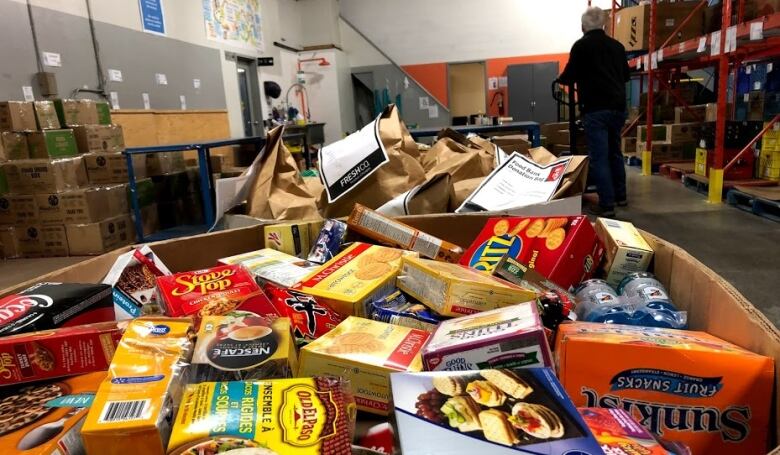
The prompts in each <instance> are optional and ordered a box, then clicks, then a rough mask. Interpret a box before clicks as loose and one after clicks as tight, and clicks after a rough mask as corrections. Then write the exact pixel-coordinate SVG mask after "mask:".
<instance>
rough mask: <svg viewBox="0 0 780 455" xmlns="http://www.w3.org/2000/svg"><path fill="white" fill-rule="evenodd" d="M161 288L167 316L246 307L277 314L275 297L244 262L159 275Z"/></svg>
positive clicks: (261, 313) (197, 317)
mask: <svg viewBox="0 0 780 455" xmlns="http://www.w3.org/2000/svg"><path fill="white" fill-rule="evenodd" d="M157 292H158V294H159V298H158V299H157V301H158V302H160V305H161V307H162V310H163V312H164V313H165V314H166V315H167V316H173V317H181V316H190V317H193V318H194V319H195V322H196V323H199V322H200V319H201V318H202V317H203V316H212V315H213V316H219V315H223V314H227V313H230V312H232V311H245V312H250V313H254V314H256V315H258V316H264V315H275V314H277V312H276V310H275V309H274V307H273V305H271V301H270V300H268V297H267V296H266V295H265V293H263V290H262V289H260V286H258V284H257V283H256V282H255V278H254V277H253V276H252V274H251V273H249V271H248V270H246V269H245V268H244V267H243V266H241V265H221V266H218V267H212V268H210V269H204V270H194V271H191V272H181V273H176V274H173V275H168V276H160V277H157Z"/></svg>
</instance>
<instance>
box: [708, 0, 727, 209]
mask: <svg viewBox="0 0 780 455" xmlns="http://www.w3.org/2000/svg"><path fill="white" fill-rule="evenodd" d="M730 25H731V0H723V20H722V23H721V28H720V57H719V58H718V112H717V119H716V121H715V158H714V160H713V163H712V164H713V167H712V168H710V175H709V193H708V197H707V201H708V202H711V203H713V204H720V203H721V201H722V199H723V157H724V145H725V140H726V106H727V101H728V100H727V98H726V95H727V91H728V83H729V59H728V56H727V55H726V53H725V52H724V49H725V48H726V32H727V30H728V28H729V26H730Z"/></svg>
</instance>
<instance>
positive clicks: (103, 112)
mask: <svg viewBox="0 0 780 455" xmlns="http://www.w3.org/2000/svg"><path fill="white" fill-rule="evenodd" d="M95 109H96V110H97V122H98V123H99V124H100V125H111V106H110V105H109V104H108V103H107V102H105V101H98V102H96V103H95Z"/></svg>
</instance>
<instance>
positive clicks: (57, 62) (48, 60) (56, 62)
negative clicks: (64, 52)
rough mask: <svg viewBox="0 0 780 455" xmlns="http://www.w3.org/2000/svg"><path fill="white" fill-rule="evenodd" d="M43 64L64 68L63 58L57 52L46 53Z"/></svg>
mask: <svg viewBox="0 0 780 455" xmlns="http://www.w3.org/2000/svg"><path fill="white" fill-rule="evenodd" d="M43 64H44V65H46V66H62V58H61V57H60V54H58V53H56V52H44V53H43Z"/></svg>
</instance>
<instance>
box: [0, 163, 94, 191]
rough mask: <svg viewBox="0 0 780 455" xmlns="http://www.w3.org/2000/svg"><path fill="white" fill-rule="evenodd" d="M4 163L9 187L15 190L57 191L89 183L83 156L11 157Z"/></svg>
mask: <svg viewBox="0 0 780 455" xmlns="http://www.w3.org/2000/svg"><path fill="white" fill-rule="evenodd" d="M2 166H3V170H4V171H5V176H6V178H7V179H8V187H9V189H10V190H11V191H13V192H14V193H55V192H59V191H67V190H72V189H76V188H81V187H82V186H84V185H86V184H87V172H86V170H85V169H84V161H83V160H82V158H81V157H80V156H76V157H72V158H61V159H56V160H18V161H9V162H7V163H3V165H2Z"/></svg>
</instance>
